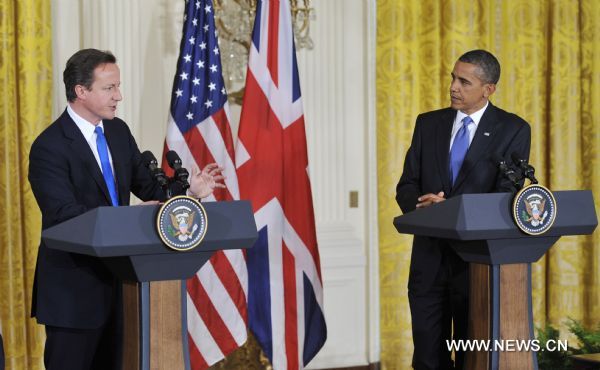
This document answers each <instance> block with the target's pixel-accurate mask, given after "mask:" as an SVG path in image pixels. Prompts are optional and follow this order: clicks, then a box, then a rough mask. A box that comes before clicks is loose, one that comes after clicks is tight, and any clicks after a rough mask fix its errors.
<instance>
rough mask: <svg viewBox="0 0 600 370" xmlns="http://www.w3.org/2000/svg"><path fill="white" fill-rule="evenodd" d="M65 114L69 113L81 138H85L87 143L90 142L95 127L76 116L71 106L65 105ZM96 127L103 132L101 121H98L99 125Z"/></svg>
mask: <svg viewBox="0 0 600 370" xmlns="http://www.w3.org/2000/svg"><path fill="white" fill-rule="evenodd" d="M67 113H69V116H71V119H72V120H73V121H74V122H75V124H76V125H77V127H78V128H79V130H80V131H81V133H82V134H83V137H84V138H85V140H87V141H90V140H92V137H93V136H94V130H95V129H96V125H94V124H93V123H91V122H89V121H87V120H86V119H85V118H83V117H81V116H80V115H79V114H77V113H76V112H75V111H74V110H73V108H71V104H67ZM97 126H99V127H102V131H104V125H103V124H102V120H100V123H98V125H97Z"/></svg>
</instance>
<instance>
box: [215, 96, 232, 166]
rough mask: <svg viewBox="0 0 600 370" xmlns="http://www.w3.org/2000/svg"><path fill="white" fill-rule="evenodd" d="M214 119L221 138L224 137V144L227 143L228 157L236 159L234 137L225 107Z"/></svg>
mask: <svg viewBox="0 0 600 370" xmlns="http://www.w3.org/2000/svg"><path fill="white" fill-rule="evenodd" d="M212 119H213V121H215V125H216V126H217V128H218V129H219V132H220V133H221V137H223V142H224V143H225V149H226V150H227V155H229V158H235V152H234V145H233V135H231V126H230V125H229V120H228V119H227V114H226V113H225V107H223V108H222V109H220V110H219V111H218V112H217V113H215V114H213V115H212ZM223 164H224V163H221V165H223Z"/></svg>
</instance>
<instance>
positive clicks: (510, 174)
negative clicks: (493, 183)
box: [493, 153, 521, 189]
mask: <svg viewBox="0 0 600 370" xmlns="http://www.w3.org/2000/svg"><path fill="white" fill-rule="evenodd" d="M493 160H494V163H497V164H498V169H499V170H500V173H501V174H502V176H504V177H506V178H507V179H508V181H510V182H511V184H512V185H513V186H514V187H515V188H516V189H520V188H521V185H520V184H519V181H520V180H521V179H519V176H518V175H517V174H516V172H515V171H514V170H513V169H512V168H510V166H509V165H508V164H507V163H506V161H505V160H504V158H503V157H502V156H501V155H500V154H498V153H496V154H494V158H493Z"/></svg>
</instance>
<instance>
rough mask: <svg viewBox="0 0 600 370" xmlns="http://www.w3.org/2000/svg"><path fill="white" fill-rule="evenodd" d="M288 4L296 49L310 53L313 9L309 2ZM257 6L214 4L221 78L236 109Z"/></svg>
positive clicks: (223, 0)
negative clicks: (221, 69) (221, 65)
mask: <svg viewBox="0 0 600 370" xmlns="http://www.w3.org/2000/svg"><path fill="white" fill-rule="evenodd" d="M281 1H288V0H281ZM289 1H290V7H291V10H292V26H293V29H294V38H295V40H296V49H298V50H300V49H308V50H310V49H312V48H313V41H312V39H311V37H310V21H312V20H314V19H315V12H314V9H313V8H311V7H310V1H311V0H289ZM256 2H257V0H214V8H215V18H216V23H217V30H218V31H219V47H220V49H221V63H222V64H223V78H224V79H225V86H226V87H227V91H228V95H229V100H230V102H233V103H234V104H238V105H241V104H242V98H243V95H244V84H245V83H246V68H247V65H248V54H249V50H250V42H251V41H250V38H251V36H252V27H253V26H254V18H255V13H256Z"/></svg>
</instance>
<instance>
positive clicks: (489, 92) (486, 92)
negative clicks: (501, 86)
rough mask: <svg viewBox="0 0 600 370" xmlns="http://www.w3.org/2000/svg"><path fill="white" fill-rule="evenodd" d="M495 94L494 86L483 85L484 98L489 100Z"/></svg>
mask: <svg viewBox="0 0 600 370" xmlns="http://www.w3.org/2000/svg"><path fill="white" fill-rule="evenodd" d="M495 92H496V84H485V85H483V96H484V97H485V98H489V97H490V96H491V95H492V94H493V93H495Z"/></svg>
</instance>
